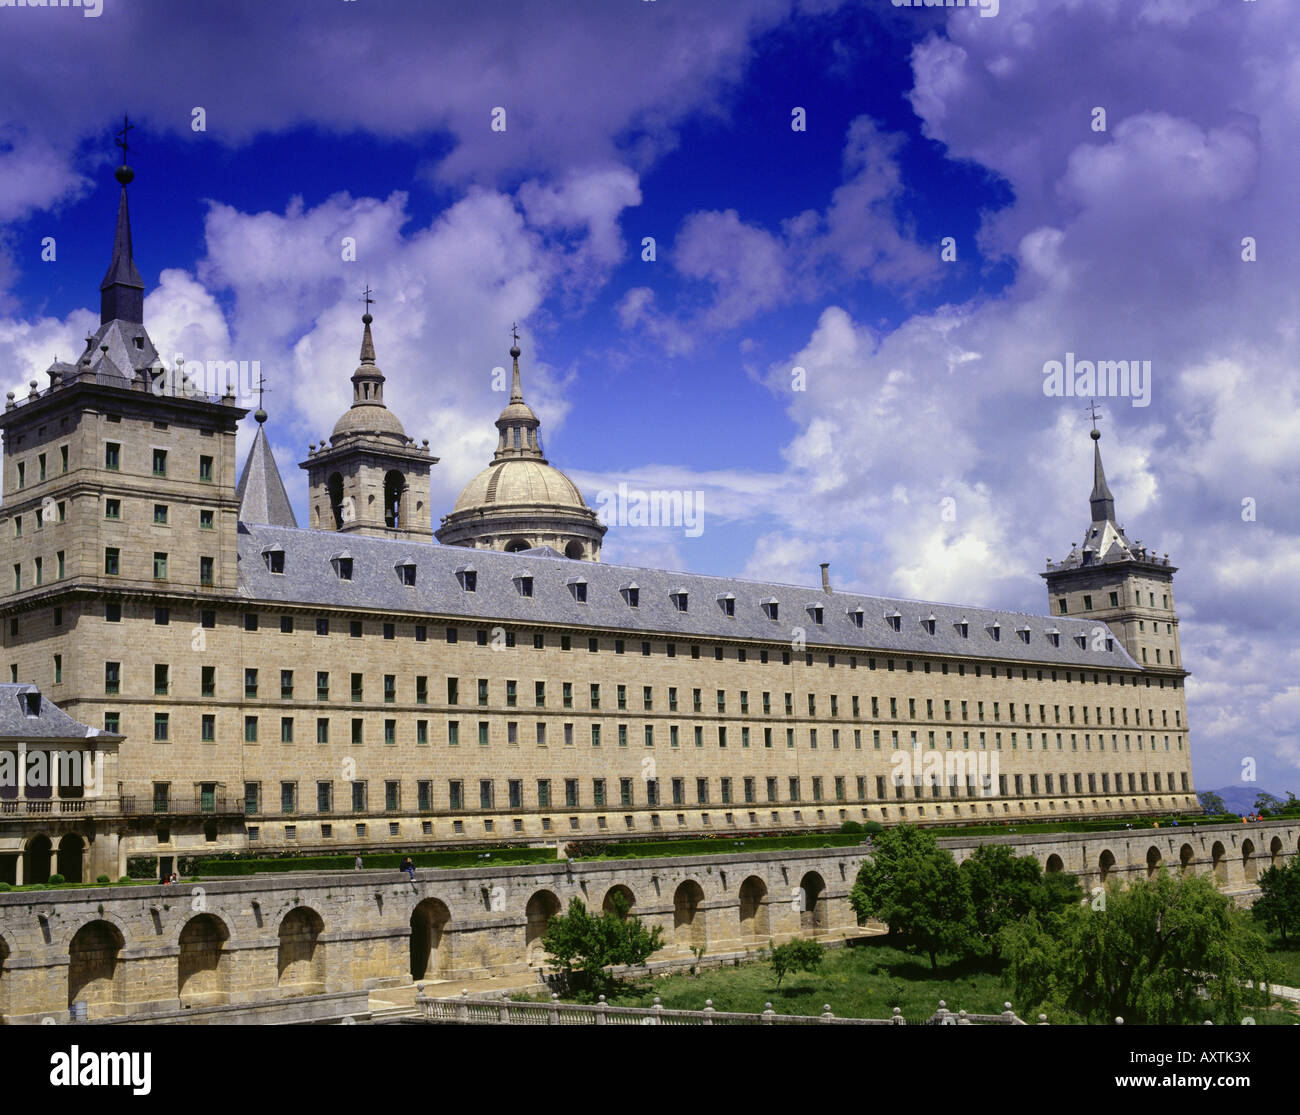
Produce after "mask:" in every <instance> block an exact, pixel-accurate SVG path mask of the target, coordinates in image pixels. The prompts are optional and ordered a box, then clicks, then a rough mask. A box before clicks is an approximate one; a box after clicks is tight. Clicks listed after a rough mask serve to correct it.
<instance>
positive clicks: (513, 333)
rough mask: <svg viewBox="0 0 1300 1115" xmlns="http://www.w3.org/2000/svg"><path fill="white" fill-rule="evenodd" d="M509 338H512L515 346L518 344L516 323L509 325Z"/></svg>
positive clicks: (517, 326) (517, 324)
mask: <svg viewBox="0 0 1300 1115" xmlns="http://www.w3.org/2000/svg"><path fill="white" fill-rule="evenodd" d="M510 336H512V337H513V338H514V339H515V344H518V343H519V323H518V322H511V323H510Z"/></svg>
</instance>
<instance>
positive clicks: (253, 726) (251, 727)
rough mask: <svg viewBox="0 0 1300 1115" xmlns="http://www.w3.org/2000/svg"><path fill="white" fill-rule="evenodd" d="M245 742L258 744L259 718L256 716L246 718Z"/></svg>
mask: <svg viewBox="0 0 1300 1115" xmlns="http://www.w3.org/2000/svg"><path fill="white" fill-rule="evenodd" d="M244 742H245V743H256V742H257V717H256V716H245V717H244Z"/></svg>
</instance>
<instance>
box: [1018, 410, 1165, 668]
mask: <svg viewBox="0 0 1300 1115" xmlns="http://www.w3.org/2000/svg"><path fill="white" fill-rule="evenodd" d="M1091 413H1092V419H1093V423H1092V432H1091V435H1090V436H1091V438H1092V453H1093V465H1092V494H1091V496H1090V497H1089V500H1088V502H1089V506H1090V509H1091V516H1090V521H1089V523H1088V528H1087V530H1086V531H1084V536H1083V541H1082V542H1080V543H1078V544H1076V545H1075V546H1073V548H1072V549H1071V550H1070V553H1069V554H1068V555H1067V556H1066V558H1065V559H1064V560H1063V561H1060V562H1053V561H1050V560H1049V561H1048V563H1047V570H1046V572H1044V573H1042V574H1040V576H1042V577H1043V579H1044V580H1045V581H1046V582H1047V593H1048V597H1049V606H1050V609H1051V613H1052V615H1069V616H1083V617H1088V618H1094V617H1095V618H1096V619H1098V620H1100V621H1102V622H1103V623H1105V624H1106V625H1107V626H1108V627H1109V628H1110V629H1111V631H1113V632H1114V634H1115V637H1116V638H1117V639H1118V640H1119V641H1120V642H1121V643H1122V644H1123V645H1124V649H1125V650H1127V651H1128V652H1129V654H1130V655H1132V656H1133V658H1134V659H1136V660H1137V661H1138V662H1139V663H1140V664H1141V665H1142V666H1143V667H1145V668H1147V669H1150V670H1154V671H1173V672H1175V673H1177V674H1179V675H1182V674H1184V673H1185V671H1184V670H1183V669H1182V664H1183V656H1182V652H1181V650H1180V649H1179V645H1178V615H1177V613H1176V612H1175V610H1174V583H1173V582H1174V573H1176V572H1177V568H1176V567H1175V566H1173V565H1171V564H1170V563H1169V555H1168V554H1165V555H1164V556H1163V557H1162V556H1160V555H1159V554H1157V553H1156V551H1155V549H1154V548H1149V547H1147V546H1144V545H1142V543H1141V541H1140V540H1139V541H1135V542H1130V541H1129V539H1128V536H1127V535H1126V534H1125V532H1124V528H1123V527H1122V526H1120V525H1119V524H1118V523H1117V522H1116V519H1115V497H1114V496H1113V495H1112V494H1111V491H1110V487H1109V485H1108V484H1107V483H1106V473H1105V470H1104V469H1103V468H1102V464H1101V445H1100V442H1101V431H1100V430H1098V429H1097V414H1096V408H1095V407H1094V408H1091Z"/></svg>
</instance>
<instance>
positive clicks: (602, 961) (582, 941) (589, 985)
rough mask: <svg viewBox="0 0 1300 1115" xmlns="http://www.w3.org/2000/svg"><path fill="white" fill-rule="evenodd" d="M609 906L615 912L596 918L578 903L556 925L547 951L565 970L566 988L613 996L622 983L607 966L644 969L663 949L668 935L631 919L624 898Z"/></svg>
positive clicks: (549, 934)
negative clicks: (611, 992)
mask: <svg viewBox="0 0 1300 1115" xmlns="http://www.w3.org/2000/svg"><path fill="white" fill-rule="evenodd" d="M610 904H611V905H612V906H613V907H614V909H612V910H607V911H605V912H604V913H603V914H600V915H599V916H597V915H595V914H592V913H591V912H590V911H589V910H588V909H587V907H586V905H585V904H584V903H583V901H582V899H580V898H574V899H572V900H571V901H570V902H569V911H568V913H567V914H557V915H556V916H555V917H553V918H552V919H551V923H550V925H549V926H548V927H547V930H546V935H545V936H544V937H543V938H542V947H543V948H544V949H545V950H546V953H547V955H548V956H549V957H550V958H551V960H552V961H553V962H554V964H555V966H556V967H557V968H559V969H560V973H561V977H562V979H563V981H564V984H565V986H566V987H567V988H571V989H578V988H583V989H586V990H588V991H590V992H591V993H592V994H593V995H594V994H596V993H598V992H605V993H608V992H610V991H612V990H613V989H614V987H615V986H616V984H617V982H618V981H617V980H616V979H615V978H614V977H613V976H612V975H610V974H609V973H607V972H606V971H605V968H606V967H607V966H609V965H614V964H644V963H645V961H646V958H647V957H648V956H649V955H650V954H651V953H653V952H656V951H658V950H659V949H660V948H662V947H663V930H662V929H661V928H660V927H659V926H655V927H654V928H653V929H647V928H646V926H645V925H644V924H643V923H642V921H641V919H640V918H629V917H628V916H627V911H628V903H627V899H626V898H625V897H623V896H622V895H621V894H619V893H618V892H615V893H614V894H613V895H612V896H611V899H610Z"/></svg>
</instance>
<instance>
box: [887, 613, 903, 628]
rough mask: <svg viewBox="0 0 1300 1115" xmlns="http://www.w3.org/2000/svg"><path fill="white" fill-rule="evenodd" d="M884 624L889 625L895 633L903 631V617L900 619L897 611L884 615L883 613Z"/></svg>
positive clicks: (900, 616)
mask: <svg viewBox="0 0 1300 1115" xmlns="http://www.w3.org/2000/svg"><path fill="white" fill-rule="evenodd" d="M885 622H886V623H887V624H889V626H890V627H892V628H893V629H894V630H895V631H902V630H903V617H902V615H901V614H900V613H899V612H897V611H895V612H886V613H885Z"/></svg>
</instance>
